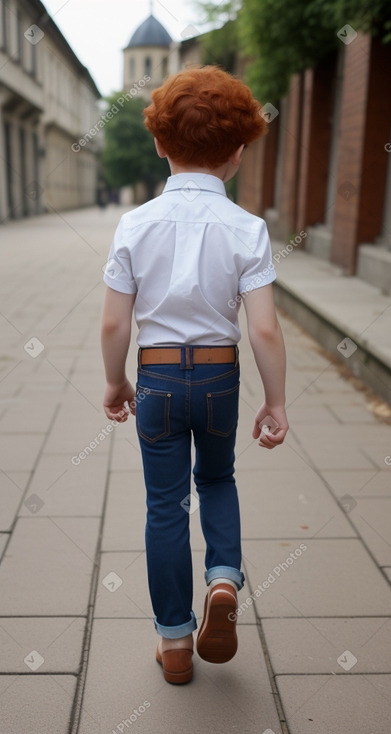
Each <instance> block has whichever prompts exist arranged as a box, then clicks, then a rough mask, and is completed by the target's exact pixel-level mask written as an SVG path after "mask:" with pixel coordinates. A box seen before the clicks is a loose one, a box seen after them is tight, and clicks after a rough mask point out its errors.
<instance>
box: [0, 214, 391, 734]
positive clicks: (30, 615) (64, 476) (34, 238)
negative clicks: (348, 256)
mask: <svg viewBox="0 0 391 734" xmlns="http://www.w3.org/2000/svg"><path fill="white" fill-rule="evenodd" d="M121 212H122V210H121V209H116V208H109V209H108V210H106V211H103V212H102V211H99V210H96V209H90V210H85V211H74V212H66V213H62V214H61V215H59V216H56V215H49V216H45V217H38V218H34V219H31V220H26V221H22V222H16V223H11V224H9V225H7V226H4V227H2V228H1V230H0V239H1V248H2V297H1V304H0V313H1V315H2V318H1V345H2V347H1V352H0V369H1V372H0V421H1V422H0V432H1V441H0V469H1V492H0V522H1V524H0V552H1V553H2V556H1V563H0V617H1V619H0V649H1V656H0V666H1V667H0V673H1V676H0V731H1V733H2V734H20V732H30V733H31V734H38V732H39V734H68V733H69V734H76V732H78V733H79V734H112V732H114V733H115V734H117V733H121V732H124V731H125V732H127V731H129V730H132V731H137V732H138V734H165V733H166V734H183V733H184V732H191V734H209V732H211V731H214V732H216V733H219V734H226V733H227V732H240V734H273V733H274V734H287V733H289V734H341V732H344V734H389V731H390V723H389V722H390V720H391V634H390V632H391V623H390V617H391V589H390V585H389V581H391V523H390V504H391V466H390V464H391V458H390V455H391V426H390V425H387V424H386V423H384V422H383V423H382V422H380V420H379V419H378V418H377V417H376V416H375V415H373V413H372V412H371V410H370V405H369V403H368V401H367V398H366V393H365V392H362V391H357V390H356V389H355V387H354V386H353V384H352V382H351V381H347V380H345V379H344V378H343V377H342V376H341V374H340V371H339V370H338V367H336V366H335V364H334V363H333V362H332V361H330V359H328V356H327V354H326V353H325V352H324V351H323V350H322V349H321V348H320V347H319V346H318V345H317V343H316V342H315V341H314V340H313V339H312V338H310V337H309V336H308V335H306V334H305V333H304V331H303V330H302V329H301V328H300V327H299V326H297V325H296V324H295V323H294V322H293V321H292V320H290V319H288V318H286V317H285V316H281V319H280V321H281V325H282V328H283V331H284V335H285V339H286V345H287V351H288V360H289V371H288V403H289V406H290V407H289V413H288V415H289V419H290V424H291V430H290V432H289V434H288V437H287V440H286V443H285V444H284V445H283V446H281V447H279V448H278V449H276V450H275V451H273V452H267V451H264V450H262V449H260V448H259V447H258V446H257V444H256V442H254V441H253V439H252V438H251V428H252V421H253V415H254V411H255V409H256V408H257V407H258V405H259V403H260V402H261V399H262V391H261V386H260V381H259V378H258V376H257V373H256V369H255V367H254V364H253V360H252V357H251V354H250V349H249V346H248V342H247V336H246V333H245V329H243V339H242V341H241V352H240V353H241V367H242V376H241V400H240V427H239V434H238V444H237V462H236V467H237V481H238V487H239V492H240V498H241V507H242V535H243V552H244V571H245V575H246V587H245V589H244V590H243V591H242V592H241V593H240V596H239V603H240V605H241V606H240V614H239V651H238V653H237V655H236V657H235V658H234V659H233V660H232V661H231V662H230V663H227V664H226V665H221V666H214V665H210V664H208V663H206V662H204V661H202V660H200V659H198V658H197V656H196V655H195V675H194V680H193V682H192V683H191V684H190V685H188V686H184V687H175V686H170V685H169V684H167V683H165V682H164V680H163V677H162V673H161V669H160V668H159V666H158V665H157V664H156V663H155V662H154V652H155V645H156V642H157V636H156V633H155V631H154V628H153V624H152V621H151V620H152V610H151V606H150V601H149V596H148V590H147V583H146V569H145V553H144V516H145V499H144V485H143V478H142V471H141V457H140V452H139V448H138V442H137V437H136V432H135V427H134V422H133V421H128V422H127V424H125V425H122V426H117V427H115V428H114V429H113V430H112V426H111V424H110V422H109V421H108V420H107V419H106V417H105V415H104V413H103V410H102V408H101V403H102V398H103V389H104V379H103V368H102V361H101V357H100V345H99V328H100V315H101V308H102V302H103V295H104V285H103V283H102V271H101V268H102V266H103V265H104V263H105V261H106V256H107V252H108V248H109V245H110V241H111V238H112V235H113V232H114V228H115V226H116V223H117V221H118V219H119V216H120V214H121ZM347 287H348V286H347ZM242 316H243V314H242ZM135 355H136V346H135V344H134V343H133V345H132V348H131V351H130V355H129V377H130V379H131V380H133V381H134V379H135ZM86 447H87V449H86ZM91 447H92V448H91ZM194 507H195V506H194ZM190 519H191V526H192V545H193V549H194V553H193V556H194V576H195V591H194V608H195V611H196V614H197V616H198V617H200V616H201V614H202V607H203V601H204V595H205V587H204V581H203V551H204V542H203V538H202V535H201V532H200V528H199V517H198V512H197V510H196V509H195V510H194V511H193V512H191V515H190Z"/></svg>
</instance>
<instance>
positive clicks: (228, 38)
mask: <svg viewBox="0 0 391 734" xmlns="http://www.w3.org/2000/svg"><path fill="white" fill-rule="evenodd" d="M201 42H202V57H201V58H202V63H203V64H217V65H218V66H221V68H222V69H224V70H225V71H229V72H231V74H233V73H234V72H235V69H236V59H237V52H238V45H239V37H238V24H237V23H236V21H234V20H228V21H227V23H225V25H224V26H223V27H222V28H218V29H216V30H213V31H209V33H205V34H204V35H203V36H202V39H201Z"/></svg>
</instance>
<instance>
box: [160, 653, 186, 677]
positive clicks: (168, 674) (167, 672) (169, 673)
mask: <svg viewBox="0 0 391 734" xmlns="http://www.w3.org/2000/svg"><path fill="white" fill-rule="evenodd" d="M156 660H157V662H158V663H159V665H161V666H162V668H163V675H164V680H166V681H167V683H173V684H175V685H182V684H183V683H190V681H191V680H192V679H193V665H191V667H190V668H188V669H187V670H181V672H180V673H175V672H172V671H170V670H166V669H165V668H164V665H163V659H162V657H161V656H160V655H159V653H158V652H157V653H156Z"/></svg>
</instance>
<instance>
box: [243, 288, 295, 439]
mask: <svg viewBox="0 0 391 734" xmlns="http://www.w3.org/2000/svg"><path fill="white" fill-rule="evenodd" d="M243 300H244V307H245V310H246V316H247V328H248V336H249V340H250V344H251V348H252V350H253V353H254V358H255V362H256V365H257V367H258V370H259V374H260V376H261V379H262V383H263V387H264V391H265V402H264V403H263V405H262V406H261V407H260V408H259V410H258V412H257V414H256V416H255V424H254V429H253V438H258V437H259V435H260V433H261V429H260V428H259V425H258V424H259V423H260V422H261V421H262V420H263V419H264V418H265V417H266V416H267V415H270V416H271V417H272V418H274V420H275V421H276V422H277V423H278V425H279V428H278V429H277V430H276V432H275V433H273V434H272V433H270V434H267V435H263V434H262V437H261V440H260V446H264V447H265V448H269V449H272V448H274V446H276V445H278V444H280V443H282V442H283V440H284V438H285V435H286V433H287V431H288V428H289V426H288V421H287V417H286V413H285V373H286V357H285V346H284V339H283V336H282V331H281V327H280V325H279V323H278V320H277V315H276V309H275V305H274V298H273V289H272V285H271V284H270V285H265V286H263V287H262V288H257V289H256V290H253V291H250V292H249V293H247V294H246V296H245V298H244V299H243Z"/></svg>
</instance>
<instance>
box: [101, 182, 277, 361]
mask: <svg viewBox="0 0 391 734" xmlns="http://www.w3.org/2000/svg"><path fill="white" fill-rule="evenodd" d="M275 278H276V273H275V269H274V265H273V259H272V253H271V247H270V240H269V235H268V231H267V227H266V224H265V222H264V220H263V219H260V218H259V217H256V216H254V215H253V214H249V213H248V212H246V211H245V210H244V209H242V208H241V207H239V206H237V205H236V204H234V203H233V202H232V201H231V200H230V199H229V198H228V197H227V194H226V191H225V186H224V183H223V182H222V181H221V180H220V179H219V178H217V177H216V176H211V175H209V174H203V173H179V174H176V175H174V176H170V177H169V178H168V180H167V183H166V186H165V188H164V190H163V193H162V194H161V195H160V196H158V197H156V198H155V199H152V200H151V201H148V202H147V203H146V204H143V205H142V206H140V207H137V208H136V209H133V210H131V211H130V212H127V213H126V214H124V215H123V216H122V217H121V220H120V222H119V224H118V227H117V229H116V232H115V235H114V239H113V242H112V244H111V248H110V252H109V256H108V262H107V264H106V267H105V273H104V281H105V283H106V284H107V285H108V286H110V288H113V289H114V290H117V291H120V292H121V293H136V294H137V295H136V299H135V303H134V314H135V319H136V323H137V326H138V329H139V331H138V336H137V343H138V345H139V346H140V347H153V346H165V345H168V346H174V345H185V344H192V345H200V346H226V345H233V344H237V343H238V341H239V340H240V337H241V333H240V328H239V324H238V311H239V307H240V303H241V300H242V299H243V298H244V297H245V294H246V293H248V292H249V291H252V290H255V289H256V288H261V287H263V286H265V285H268V284H269V283H272V282H273V281H274V280H275Z"/></svg>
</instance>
